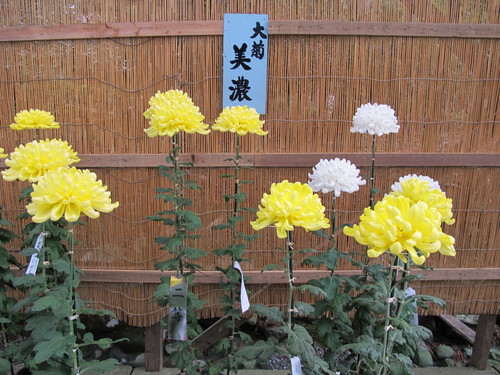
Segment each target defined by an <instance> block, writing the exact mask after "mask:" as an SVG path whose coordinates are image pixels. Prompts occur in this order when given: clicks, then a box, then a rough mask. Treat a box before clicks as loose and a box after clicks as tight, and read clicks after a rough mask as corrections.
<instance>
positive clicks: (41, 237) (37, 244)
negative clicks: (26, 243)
mask: <svg viewBox="0 0 500 375" xmlns="http://www.w3.org/2000/svg"><path fill="white" fill-rule="evenodd" d="M45 235H46V234H45V232H42V233H40V234H39V235H38V237H37V238H36V241H35V246H33V247H34V248H35V250H37V251H40V250H42V247H43V243H44V239H45Z"/></svg>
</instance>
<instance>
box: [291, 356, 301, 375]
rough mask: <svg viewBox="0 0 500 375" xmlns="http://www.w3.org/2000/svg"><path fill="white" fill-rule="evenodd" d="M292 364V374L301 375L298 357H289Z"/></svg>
mask: <svg viewBox="0 0 500 375" xmlns="http://www.w3.org/2000/svg"><path fill="white" fill-rule="evenodd" d="M290 362H291V364H292V375H302V364H301V363H300V358H299V357H292V358H290Z"/></svg>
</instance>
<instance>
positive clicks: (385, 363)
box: [378, 255, 398, 374]
mask: <svg viewBox="0 0 500 375" xmlns="http://www.w3.org/2000/svg"><path fill="white" fill-rule="evenodd" d="M397 258H398V257H397V255H393V256H392V258H391V263H390V268H389V276H388V279H387V286H388V290H387V301H386V304H387V308H386V311H385V322H384V341H383V343H382V345H383V347H382V367H381V368H380V369H379V371H378V374H385V373H386V370H387V369H388V368H389V361H388V360H387V357H388V356H390V354H391V353H390V347H389V331H390V330H391V329H392V327H390V324H389V322H390V321H391V305H392V298H393V289H394V285H393V282H394V278H395V274H394V268H395V267H394V264H395V263H396V259H397Z"/></svg>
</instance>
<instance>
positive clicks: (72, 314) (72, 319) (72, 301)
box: [68, 223, 79, 375]
mask: <svg viewBox="0 0 500 375" xmlns="http://www.w3.org/2000/svg"><path fill="white" fill-rule="evenodd" d="M73 228H74V224H73V223H70V224H69V230H68V234H69V239H68V248H69V249H68V254H69V261H70V282H69V298H68V300H69V301H68V302H69V306H70V308H69V316H68V320H69V335H70V336H75V342H74V343H73V347H72V348H71V358H72V365H73V367H72V369H71V374H72V375H77V374H78V372H79V370H78V367H79V366H78V353H77V349H78V346H77V345H76V319H77V315H76V298H75V293H76V291H75V289H76V288H75V259H74V255H73V249H74V237H73Z"/></svg>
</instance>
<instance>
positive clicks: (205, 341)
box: [191, 315, 248, 352]
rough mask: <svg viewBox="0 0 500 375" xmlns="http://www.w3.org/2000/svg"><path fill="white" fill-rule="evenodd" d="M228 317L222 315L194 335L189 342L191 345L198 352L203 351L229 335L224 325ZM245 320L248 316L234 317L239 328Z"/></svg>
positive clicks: (229, 317)
mask: <svg viewBox="0 0 500 375" xmlns="http://www.w3.org/2000/svg"><path fill="white" fill-rule="evenodd" d="M230 319H231V316H229V315H224V316H223V317H222V318H220V319H219V320H217V321H216V322H215V323H214V324H212V325H211V326H210V327H208V328H207V329H206V330H204V331H203V332H202V333H201V334H200V335H198V336H197V337H195V338H194V339H193V341H192V342H191V345H192V346H194V347H195V348H197V349H198V350H199V351H200V352H204V351H205V350H207V349H208V348H210V347H211V346H213V345H215V344H216V343H217V342H218V341H219V340H220V339H222V338H223V337H227V336H228V335H229V328H228V327H227V326H226V325H225V323H226V322H227V321H229V320H230ZM246 321H248V318H241V319H236V321H235V326H236V328H239V327H240V326H241V325H242V324H243V323H245V322H246Z"/></svg>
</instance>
